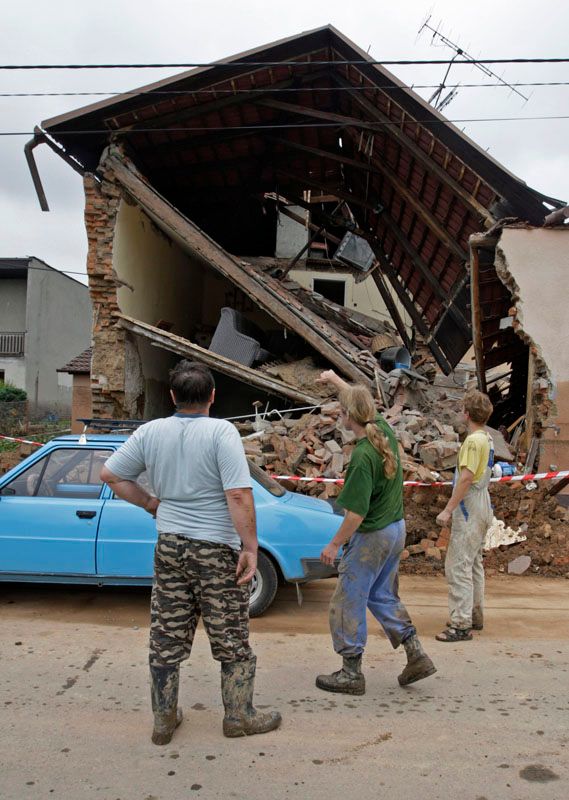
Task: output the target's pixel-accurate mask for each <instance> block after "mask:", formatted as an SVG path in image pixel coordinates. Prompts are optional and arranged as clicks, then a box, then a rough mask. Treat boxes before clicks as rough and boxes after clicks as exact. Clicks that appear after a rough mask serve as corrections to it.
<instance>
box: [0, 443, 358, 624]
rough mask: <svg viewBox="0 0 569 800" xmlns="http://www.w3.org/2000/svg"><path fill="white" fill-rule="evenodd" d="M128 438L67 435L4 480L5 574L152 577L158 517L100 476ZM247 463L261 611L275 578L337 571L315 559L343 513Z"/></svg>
mask: <svg viewBox="0 0 569 800" xmlns="http://www.w3.org/2000/svg"><path fill="white" fill-rule="evenodd" d="M125 439H126V436H119V435H115V434H110V435H109V434H107V435H101V434H98V435H87V436H85V435H83V436H61V437H59V438H57V439H53V440H52V441H51V442H49V443H48V444H46V445H44V446H43V447H42V448H41V449H39V450H38V451H37V452H36V453H34V454H33V455H31V456H29V457H28V458H26V459H25V460H24V461H22V463H21V464H19V465H18V466H17V467H14V468H13V469H12V470H10V471H9V472H7V473H6V474H5V475H4V476H2V477H1V478H0V580H3V581H37V582H43V583H45V582H52V583H87V584H97V585H99V586H104V585H112V586H117V585H121V584H124V585H131V586H140V585H150V584H151V582H152V559H153V551H154V544H155V542H156V526H155V523H154V520H153V519H152V517H151V516H150V515H149V514H147V513H146V512H145V511H143V510H142V509H140V508H137V507H136V506H132V505H130V504H129V503H127V502H125V501H124V500H120V499H119V498H117V497H115V496H114V495H113V492H112V491H111V489H110V488H109V487H108V486H107V485H106V484H104V483H103V482H102V481H101V479H100V472H101V467H102V465H103V464H104V462H105V461H106V460H107V458H109V456H110V455H111V453H112V452H113V451H114V450H116V449H117V448H118V447H120V445H121V444H122V443H123V442H124V441H125ZM250 469H251V475H252V477H253V496H254V499H255V508H256V510H257V527H258V536H259V549H260V552H259V561H258V569H257V574H256V576H255V579H254V581H253V586H252V591H251V607H250V611H251V616H258V615H259V614H262V613H263V612H264V611H266V610H267V608H269V606H270V605H271V603H272V602H273V600H274V598H275V595H276V592H277V588H278V584H279V579H280V580H283V579H284V580H285V581H289V582H292V583H296V584H300V583H305V582H306V581H310V580H314V579H317V578H327V577H330V576H331V575H334V574H336V570H335V569H332V568H329V567H326V566H325V565H323V564H322V563H321V562H320V560H319V556H320V552H321V551H322V549H323V547H324V546H325V545H326V544H327V543H328V542H329V541H330V539H331V538H332V537H333V536H334V534H335V533H336V531H337V530H338V528H339V526H340V523H341V521H342V516H341V515H340V514H338V513H335V512H334V509H333V508H332V506H331V505H330V504H329V503H327V502H325V501H323V500H317V499H315V498H312V497H306V496H303V495H299V494H294V493H292V492H287V491H286V490H285V489H283V487H282V486H280V484H278V483H276V482H275V481H273V480H272V479H271V478H269V477H268V476H267V475H266V473H264V472H263V470H261V469H259V467H257V466H255V465H254V464H252V463H250ZM140 481H141V483H143V484H144V481H145V476H144V475H142V476H141V477H140Z"/></svg>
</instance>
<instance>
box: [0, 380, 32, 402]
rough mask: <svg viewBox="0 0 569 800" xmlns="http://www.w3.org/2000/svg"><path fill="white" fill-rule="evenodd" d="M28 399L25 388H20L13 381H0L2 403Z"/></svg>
mask: <svg viewBox="0 0 569 800" xmlns="http://www.w3.org/2000/svg"><path fill="white" fill-rule="evenodd" d="M27 399H28V395H27V394H26V392H25V391H24V389H18V388H17V387H16V386H13V385H12V384H11V383H0V403H19V402H22V401H24V400H27Z"/></svg>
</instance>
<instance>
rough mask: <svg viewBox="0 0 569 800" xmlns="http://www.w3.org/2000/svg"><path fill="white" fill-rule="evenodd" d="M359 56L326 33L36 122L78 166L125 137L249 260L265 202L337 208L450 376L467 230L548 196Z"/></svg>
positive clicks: (462, 300) (464, 318) (466, 335)
mask: <svg viewBox="0 0 569 800" xmlns="http://www.w3.org/2000/svg"><path fill="white" fill-rule="evenodd" d="M354 61H357V62H358V63H357V64H354V63H347V62H354ZM371 61H372V59H371V58H370V57H369V56H368V55H367V54H366V53H364V52H363V51H362V50H360V48H358V47H357V46H356V45H355V44H353V43H352V42H351V41H349V40H348V39H347V38H346V37H345V36H344V35H343V34H341V33H340V32H339V31H337V30H336V29H335V28H333V27H331V26H327V27H324V28H319V29H317V30H314V31H310V32H307V33H303V34H300V35H298V36H295V37H291V38H289V39H284V40H281V41H279V42H275V43H273V44H270V45H267V46H265V47H262V48H258V49H255V50H252V51H248V52H246V53H241V54H239V55H237V56H234V57H231V58H228V59H227V60H226V62H225V64H224V65H223V66H212V67H206V68H200V69H195V70H191V71H189V72H185V73H182V74H181V75H177V76H174V77H172V78H170V79H167V80H163V81H159V82H157V83H154V84H151V85H149V86H145V87H142V88H141V89H140V90H138V91H135V92H130V93H128V94H125V95H121V96H119V97H115V98H112V99H110V100H105V101H103V102H99V103H95V104H93V105H90V106H87V107H85V108H83V109H79V110H77V111H74V112H71V113H68V114H65V115H63V116H60V117H57V118H54V119H50V120H47V121H46V122H44V123H43V128H44V130H45V131H46V132H47V133H49V135H50V137H51V138H52V139H54V140H56V142H57V143H58V145H60V146H61V147H62V148H64V151H65V152H63V151H62V152H61V155H63V156H64V157H66V158H67V160H69V158H70V157H72V158H73V159H76V160H77V161H79V162H80V163H81V164H82V165H83V166H84V167H85V169H87V170H90V171H94V170H96V169H97V168H98V165H99V160H100V158H101V155H102V153H103V150H104V148H105V147H106V146H107V145H108V143H109V141H110V140H112V141H114V142H122V143H124V147H125V150H126V152H127V154H128V155H129V157H130V158H131V159H132V161H133V162H134V164H136V166H137V167H138V168H139V169H140V171H141V172H142V173H143V174H144V175H145V176H146V177H147V178H148V179H149V181H150V182H151V183H152V185H153V186H154V187H155V188H156V189H157V190H158V191H159V192H160V194H162V195H163V196H164V197H165V198H167V199H168V201H169V202H170V203H172V204H173V205H174V206H176V207H177V208H179V209H181V210H182V212H183V213H184V215H185V216H186V217H188V218H189V219H191V220H193V221H195V222H196V223H197V224H198V225H199V226H200V227H201V228H203V229H204V230H205V231H206V232H207V233H208V234H209V235H210V236H211V237H212V238H213V239H215V240H216V241H218V242H220V244H222V246H223V247H224V248H225V249H226V250H229V251H231V252H233V253H236V254H240V255H243V254H245V241H246V234H247V231H248V230H250V231H251V232H254V233H256V234H257V237H258V240H259V250H258V251H257V252H249V253H248V255H267V254H269V249H270V248H269V247H268V242H269V239H270V237H265V239H263V236H262V235H261V233H262V231H263V230H264V228H263V225H264V222H263V214H265V216H266V209H265V202H266V201H265V200H264V195H265V194H266V193H269V192H275V191H277V192H282V193H283V194H285V195H286V196H287V197H288V198H290V199H291V200H292V201H294V202H295V203H298V204H300V205H302V204H303V202H305V200H304V198H305V194H304V193H305V192H306V191H307V190H311V191H312V192H313V193H315V194H318V193H324V194H326V195H328V196H333V197H335V198H337V199H339V200H344V201H345V202H346V203H348V205H349V206H350V209H351V210H352V213H353V216H354V219H355V223H354V225H355V230H356V232H357V233H358V234H359V235H361V236H363V237H364V238H366V239H367V240H368V241H369V243H370V245H371V246H372V248H373V250H374V253H375V255H376V257H377V258H378V260H379V262H380V269H379V270H376V271H375V272H373V274H372V279H373V280H375V281H376V283H378V287H379V288H380V290H381V289H382V283H383V281H384V280H385V279H387V281H388V282H389V284H390V286H391V290H392V291H393V292H394V293H395V294H396V295H397V297H398V298H399V300H400V302H401V303H402V304H403V306H404V308H405V309H406V311H407V313H408V314H409V315H410V317H411V319H412V320H413V323H414V325H415V327H416V328H417V329H418V331H419V332H420V333H421V334H422V335H423V336H424V338H425V339H426V341H427V342H428V344H429V346H430V347H431V350H432V352H433V354H434V356H435V358H436V359H437V361H438V363H439V364H440V366H441V367H442V368H443V369H444V370H445V371H446V372H449V371H450V369H452V367H454V366H455V365H456V364H457V363H458V362H459V360H460V358H461V357H462V356H463V355H464V353H465V352H466V350H467V349H468V347H469V346H470V343H471V339H472V336H471V328H470V310H469V305H468V304H469V298H468V294H469V293H468V286H467V280H468V271H467V267H466V262H467V260H468V255H467V254H468V238H469V236H470V235H471V234H473V233H476V232H478V231H480V230H482V229H483V228H485V227H489V226H491V225H492V224H493V223H494V222H495V221H496V220H498V219H500V218H501V217H504V216H506V215H509V216H515V217H519V218H522V219H525V220H527V221H529V222H530V223H532V224H537V225H541V224H542V222H543V218H544V216H545V214H546V213H548V211H549V210H550V209H549V208H547V207H546V206H545V205H544V203H545V202H547V203H549V204H550V205H556V204H557V205H558V202H557V201H554V200H551V199H550V198H545V197H543V196H542V195H540V194H539V193H538V192H536V191H534V190H532V189H530V188H529V187H528V186H527V185H526V184H525V183H524V182H523V181H521V180H520V179H518V178H516V177H515V176H514V175H512V174H511V173H510V172H508V171H507V170H506V169H505V168H504V167H503V166H501V165H500V164H499V163H498V162H496V161H495V160H494V159H493V158H492V157H490V156H489V155H488V154H487V153H486V152H484V151H483V150H482V149H481V148H479V147H478V146H477V145H476V144H474V143H473V142H472V141H471V140H470V139H469V138H468V137H466V136H465V135H464V134H463V133H462V132H461V131H459V130H458V129H457V128H456V127H454V126H453V125H452V124H450V123H449V122H448V121H447V120H445V118H444V117H443V116H442V115H441V114H440V113H438V112H437V111H435V110H434V109H433V108H432V107H430V106H429V105H428V104H427V103H426V102H425V101H424V100H422V98H420V97H419V96H418V95H417V94H415V93H414V92H413V91H411V90H410V89H406V88H404V87H403V86H402V84H401V82H400V81H399V80H398V79H397V78H395V77H394V76H393V75H392V74H391V73H390V72H388V71H387V70H386V69H384V68H383V67H381V66H378V65H376V64H373V63H371ZM260 62H271V64H270V65H268V64H267V66H263V65H262V64H260ZM275 62H278V63H275ZM287 62H292V63H287ZM313 62H321V63H313ZM322 62H324V63H322ZM249 64H250V66H249ZM311 211H312V213H313V216H314V220H315V221H316V222H318V223H319V224H320V222H321V221H323V222H324V223H326V215H325V214H322V212H323V206H320V207H317V206H316V205H315V204H311ZM319 214H320V215H321V216H320V218H319ZM328 222H329V223H330V220H328ZM260 232H261V233H260ZM263 247H264V248H265V251H264V252H263V251H262V248H263ZM383 289H385V287H384V285H383Z"/></svg>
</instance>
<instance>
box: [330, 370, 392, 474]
mask: <svg viewBox="0 0 569 800" xmlns="http://www.w3.org/2000/svg"><path fill="white" fill-rule="evenodd" d="M339 400H340V404H341V406H342V408H343V409H344V410H345V411H346V413H347V415H348V416H349V417H350V418H351V419H352V420H353V421H354V422H355V423H356V424H358V425H361V426H362V427H363V428H364V430H365V433H366V437H367V440H368V441H369V443H370V444H371V445H372V447H374V448H375V449H376V450H377V452H378V453H379V455H380V456H381V457H382V458H383V472H384V475H385V477H386V478H387V479H388V480H391V479H392V478H394V477H395V475H396V473H397V456H396V455H395V453H394V452H393V450H392V448H391V445H390V444H389V440H388V438H387V436H385V434H384V433H382V432H381V431H380V429H379V428H378V426H377V424H376V422H375V414H376V410H375V404H374V402H373V397H372V396H371V392H370V391H369V389H368V388H367V387H366V386H363V385H361V384H356V385H355V386H349V387H347V388H346V389H343V390H342V391H341V392H340V397H339Z"/></svg>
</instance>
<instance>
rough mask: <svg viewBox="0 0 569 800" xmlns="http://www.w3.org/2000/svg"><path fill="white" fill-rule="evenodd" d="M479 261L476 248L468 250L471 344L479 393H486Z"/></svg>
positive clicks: (472, 247)
mask: <svg viewBox="0 0 569 800" xmlns="http://www.w3.org/2000/svg"><path fill="white" fill-rule="evenodd" d="M479 280H480V260H479V253H478V248H477V247H474V246H471V248H470V313H471V318H472V343H473V345H474V356H475V360H476V379H477V381H478V388H479V389H480V391H481V392H486V391H487V389H488V387H487V386H486V368H485V365H484V342H483V340H482V315H481V311H480V283H479Z"/></svg>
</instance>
